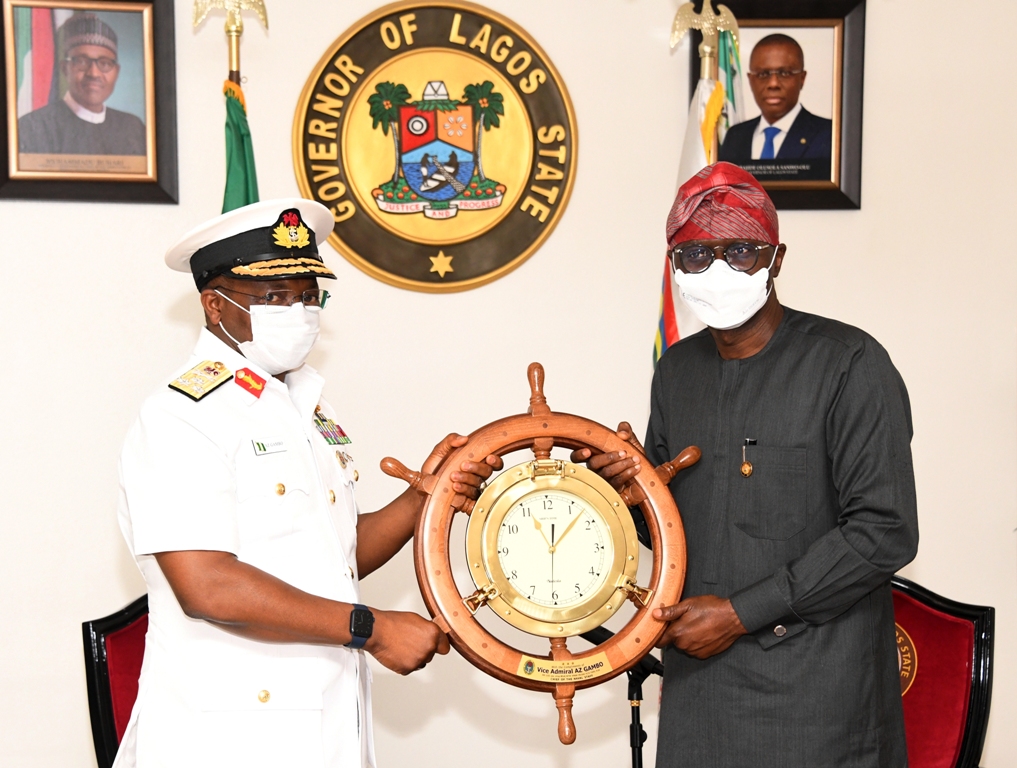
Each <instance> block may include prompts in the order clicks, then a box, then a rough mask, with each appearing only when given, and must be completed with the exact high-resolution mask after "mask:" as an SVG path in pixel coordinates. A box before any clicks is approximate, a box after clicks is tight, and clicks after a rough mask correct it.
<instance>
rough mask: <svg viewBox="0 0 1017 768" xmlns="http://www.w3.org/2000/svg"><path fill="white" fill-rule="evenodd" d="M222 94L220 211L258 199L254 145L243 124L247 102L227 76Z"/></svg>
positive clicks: (226, 210)
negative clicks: (223, 186)
mask: <svg viewBox="0 0 1017 768" xmlns="http://www.w3.org/2000/svg"><path fill="white" fill-rule="evenodd" d="M223 93H225V94H226V191H225V193H224V194H223V198H222V212H223V213H227V212H228V211H232V210H235V209H237V208H242V207H243V206H245V205H250V204H251V203H256V202H258V199H259V198H258V173H257V171H255V169H254V145H253V143H252V142H251V128H250V126H249V125H248V124H247V104H246V103H245V102H244V92H243V91H242V90H241V89H240V86H239V85H237V84H236V83H234V82H232V81H231V80H227V81H226V84H225V86H223Z"/></svg>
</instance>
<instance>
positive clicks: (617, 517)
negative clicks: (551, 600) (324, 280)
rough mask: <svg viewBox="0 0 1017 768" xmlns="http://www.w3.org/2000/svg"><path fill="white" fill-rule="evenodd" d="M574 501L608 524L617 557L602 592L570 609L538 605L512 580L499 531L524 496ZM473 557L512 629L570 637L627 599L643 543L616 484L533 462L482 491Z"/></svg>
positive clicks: (473, 567)
mask: <svg viewBox="0 0 1017 768" xmlns="http://www.w3.org/2000/svg"><path fill="white" fill-rule="evenodd" d="M552 491H554V492H559V493H567V494H569V495H572V496H575V497H577V498H579V499H580V500H582V501H583V502H584V503H586V504H587V505H588V506H589V507H591V508H592V509H593V510H595V511H596V512H597V513H598V514H599V515H600V516H601V517H602V518H603V520H604V523H605V524H606V526H607V528H608V534H609V537H610V539H611V541H612V544H613V546H614V558H613V560H612V561H611V563H610V565H605V567H607V568H608V569H609V570H608V573H607V577H606V578H605V579H604V582H603V584H602V585H601V586H600V588H599V589H598V590H597V591H596V592H595V593H593V594H592V595H590V596H589V597H587V598H586V599H584V600H583V601H582V602H580V603H578V604H575V605H571V606H569V607H567V608H553V607H548V606H542V605H538V604H536V603H533V602H531V601H530V600H528V599H527V598H526V597H525V596H524V595H523V594H522V592H520V591H519V590H517V589H516V587H515V586H514V585H513V584H512V583H511V581H509V579H508V577H507V575H506V574H505V572H504V570H503V569H502V567H501V562H500V560H499V558H498V532H499V530H500V527H501V524H502V522H503V521H504V519H505V517H506V516H507V515H508V513H509V512H510V511H511V510H512V508H513V507H514V506H515V504H516V503H517V502H518V501H519V500H520V499H522V498H524V497H525V496H528V495H530V494H533V493H540V492H552ZM466 556H467V558H468V559H469V565H470V575H471V576H472V577H473V581H474V583H475V584H476V585H477V588H478V589H479V590H481V591H482V592H484V593H485V594H486V595H487V604H488V605H489V606H490V608H491V609H492V610H493V611H494V612H495V613H496V614H498V616H499V617H500V618H501V619H502V620H504V621H505V622H507V623H508V624H510V625H512V626H514V627H516V628H517V629H521V630H523V631H524V632H528V633H529V634H532V635H538V636H540V637H571V636H573V635H579V634H582V633H583V632H586V631H588V630H590V629H593V628H595V627H599V626H600V625H602V624H603V623H604V622H606V621H607V620H608V619H610V618H611V616H613V615H614V614H615V613H616V612H617V610H618V608H619V607H620V606H621V605H622V604H623V603H624V602H625V599H626V597H627V595H628V593H627V592H626V590H625V587H626V586H627V585H629V584H634V583H635V580H636V572H637V570H638V568H639V539H638V538H637V536H636V526H635V523H634V522H633V521H632V515H631V513H630V512H629V509H628V507H627V506H626V505H625V503H624V502H623V501H622V498H621V496H619V495H618V492H617V491H615V489H614V488H612V487H611V485H610V484H609V483H608V482H607V481H606V480H604V479H603V478H601V477H600V476H599V475H598V474H596V473H595V472H592V471H590V470H589V469H587V468H586V467H582V466H579V465H577V464H572V463H571V462H566V461H560V460H545V461H529V462H525V463H523V464H519V465H517V466H514V467H510V468H509V469H507V470H505V471H504V472H502V474H500V475H499V476H498V477H497V478H496V479H495V480H494V481H493V482H492V483H491V484H490V485H489V486H488V487H487V488H486V489H485V490H484V492H483V493H482V494H481V496H480V498H479V499H478V500H477V503H476V506H475V508H474V510H473V512H472V513H471V515H470V520H469V523H468V525H467V529H466Z"/></svg>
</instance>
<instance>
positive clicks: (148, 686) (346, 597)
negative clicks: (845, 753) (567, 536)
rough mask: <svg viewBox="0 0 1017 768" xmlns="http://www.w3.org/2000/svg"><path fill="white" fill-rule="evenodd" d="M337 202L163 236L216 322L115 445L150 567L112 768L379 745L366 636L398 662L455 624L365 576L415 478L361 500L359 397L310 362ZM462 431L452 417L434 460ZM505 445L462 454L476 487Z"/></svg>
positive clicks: (353, 754)
mask: <svg viewBox="0 0 1017 768" xmlns="http://www.w3.org/2000/svg"><path fill="white" fill-rule="evenodd" d="M331 231H332V214H331V213H330V212H329V211H328V210H327V209H326V208H325V207H324V206H322V205H320V204H318V203H315V202H311V201H308V200H303V199H290V200H275V201H266V202H263V203H257V204H254V205H250V206H247V207H245V208H241V209H238V210H236V211H232V212H230V213H227V214H224V215H222V216H219V217H218V218H216V219H213V220H212V221H210V222H208V223H206V224H204V225H202V226H200V227H198V228H197V229H195V230H193V231H192V232H191V233H189V234H188V235H186V236H185V237H184V238H183V239H182V240H181V241H180V242H179V243H177V245H175V246H174V247H173V248H171V249H170V251H169V252H168V253H167V254H166V262H167V264H168V265H169V266H170V267H172V268H173V269H176V270H179V271H188V272H191V273H192V274H193V276H194V280H195V283H196V285H197V288H198V291H199V296H200V301H201V306H202V309H203V310H204V313H205V322H206V327H205V328H204V329H202V330H201V332H200V337H199V339H198V342H197V345H196V346H195V348H194V352H193V354H192V355H191V358H190V359H189V360H188V361H187V362H186V363H184V364H183V365H182V366H181V367H180V368H179V369H178V370H177V371H176V372H175V373H173V374H172V375H171V376H170V377H169V379H168V380H167V382H166V383H165V384H163V385H162V386H161V387H160V388H159V390H158V391H156V392H155V394H153V395H152V396H151V397H149V398H148V400H146V401H145V403H144V405H143V406H142V408H141V414H140V416H139V418H138V420H137V422H136V423H135V424H134V426H133V427H132V428H131V430H130V432H129V434H128V436H127V439H126V442H125V444H124V448H123V453H122V455H121V461H120V484H121V494H120V506H119V518H120V525H121V529H122V531H123V534H124V537H125V539H126V541H127V545H128V547H129V548H130V550H131V553H132V555H133V556H134V557H135V559H136V561H137V563H138V566H139V568H140V569H141V572H142V574H143V576H144V578H145V581H146V582H147V584H148V590H149V611H150V613H149V629H148V634H147V637H146V646H145V659H144V664H143V667H142V672H141V680H140V685H139V692H138V699H137V703H136V704H135V707H134V711H133V713H132V716H131V720H130V724H129V725H128V729H127V733H126V734H125V735H124V738H123V741H122V743H121V747H120V752H119V754H118V755H117V762H116V767H117V768H128V767H129V766H139V768H156V767H163V766H165V767H166V768H171V767H172V768H179V767H181V766H187V768H201V767H203V766H208V768H213V767H214V768H222V767H223V766H259V765H266V766H287V768H302V767H304V766H307V767H308V768H310V767H311V766H313V767H314V768H319V767H321V768H326V767H327V768H352V767H353V766H370V765H374V757H373V748H372V740H371V712H370V672H369V669H368V666H367V664H366V660H365V652H366V653H370V654H371V655H373V656H374V657H375V659H376V660H377V661H378V662H380V663H381V664H383V665H384V666H386V667H388V668H389V669H392V670H394V671H396V672H399V673H402V674H408V673H410V672H412V671H413V670H416V669H420V668H422V667H423V666H424V665H425V664H427V663H428V661H430V660H431V658H432V656H433V655H434V654H435V653H447V652H448V649H449V646H448V640H447V638H446V637H445V635H444V634H442V633H441V632H440V631H439V630H438V629H437V627H436V626H435V625H434V624H433V623H431V622H429V621H426V620H425V619H423V618H422V617H420V616H418V615H416V614H413V613H402V612H397V611H387V610H381V609H378V608H376V607H367V606H364V605H362V604H361V602H360V597H359V586H358V581H359V579H360V578H363V577H365V576H367V575H368V574H369V573H371V572H372V571H374V570H375V569H377V568H378V567H380V566H381V565H383V564H384V563H385V562H386V561H388V560H389V559H390V558H391V557H392V556H393V555H394V554H395V553H396V552H398V551H399V549H400V548H401V547H402V546H403V545H404V544H405V543H406V541H407V540H408V539H409V538H410V537H411V536H412V534H413V529H414V526H415V523H416V520H417V517H418V515H419V513H420V510H421V507H422V501H423V497H422V496H421V495H420V494H418V493H417V492H416V491H413V490H408V491H406V492H404V493H403V494H402V495H401V496H399V497H397V498H396V499H395V500H394V501H392V502H391V503H390V504H389V505H388V506H386V507H384V508H383V509H381V510H379V511H377V512H374V513H372V514H358V513H359V509H358V507H357V502H356V494H355V488H356V481H357V479H358V473H357V470H356V468H355V463H354V460H353V454H354V453H355V447H354V444H353V442H352V440H351V438H350V437H349V436H348V435H347V433H346V432H345V430H344V429H343V428H342V424H343V423H344V422H345V419H346V417H347V415H348V413H349V406H348V404H345V403H343V404H341V406H340V407H338V408H333V407H332V406H330V405H329V404H328V403H327V402H326V401H325V400H324V399H323V398H322V389H323V386H324V380H323V379H322V377H321V376H320V375H319V374H318V373H317V372H316V371H315V370H314V369H313V368H311V367H310V366H308V365H307V364H305V362H304V360H305V359H306V357H307V355H308V353H309V352H310V350H311V347H312V346H313V344H314V342H315V340H316V339H317V337H318V323H319V318H320V314H321V312H322V311H323V310H324V309H325V308H326V306H327V303H328V292H327V291H326V290H324V289H322V288H319V287H318V282H317V281H318V279H320V278H329V279H332V278H334V277H335V275H334V274H333V273H332V271H331V270H330V269H329V268H328V267H327V266H326V265H325V264H324V262H323V261H322V258H321V256H320V255H319V254H318V247H317V246H318V245H319V244H320V243H321V242H323V241H324V240H325V239H326V238H327V237H328V235H329V233H330V232H331ZM463 442H465V438H463V437H460V436H457V435H449V436H448V437H447V438H446V439H445V440H443V441H442V442H441V443H440V444H439V445H438V446H437V447H436V448H435V449H434V451H433V452H432V453H431V455H430V456H429V457H428V458H427V460H426V461H425V462H424V465H423V471H425V472H432V471H434V470H435V469H436V468H437V466H438V464H439V463H440V462H441V460H442V458H443V457H444V456H445V455H447V454H448V453H449V452H450V451H451V450H452V449H453V448H454V447H457V446H459V445H461V444H462V443H463ZM500 466H501V461H500V459H498V458H497V457H489V458H488V459H487V460H485V461H484V462H481V463H475V462H464V463H463V464H462V466H461V467H460V470H461V471H460V472H459V473H458V475H454V476H453V480H454V481H456V484H455V485H454V489H455V490H456V491H457V492H460V493H462V494H464V495H466V496H469V497H472V498H475V497H476V496H477V494H478V487H479V486H480V484H481V483H482V482H483V481H484V480H485V479H486V478H487V477H489V476H490V474H491V472H492V470H493V469H496V468H500Z"/></svg>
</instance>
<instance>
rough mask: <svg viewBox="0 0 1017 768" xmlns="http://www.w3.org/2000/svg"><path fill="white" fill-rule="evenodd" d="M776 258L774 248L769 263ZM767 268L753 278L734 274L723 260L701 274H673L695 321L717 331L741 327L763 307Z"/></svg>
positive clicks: (767, 277)
mask: <svg viewBox="0 0 1017 768" xmlns="http://www.w3.org/2000/svg"><path fill="white" fill-rule="evenodd" d="M775 258H777V250H776V248H775V249H774V251H773V259H775ZM773 259H770V266H769V267H766V268H765V269H761V270H759V271H758V272H756V274H754V275H750V274H748V273H747V272H738V271H736V270H734V269H731V266H730V265H729V264H728V263H727V262H726V261H725V260H724V259H714V262H713V263H712V264H711V265H710V266H709V268H707V269H706V270H704V271H702V272H697V273H695V274H687V273H685V272H682V271H681V270H680V269H679V270H677V271H676V272H675V273H674V281H675V282H676V283H677V284H678V288H679V289H680V290H679V292H680V293H681V297H682V300H683V301H684V302H685V304H686V305H687V306H688V308H689V309H691V310H692V312H693V314H695V316H696V317H698V318H699V320H700V321H701V322H703V323H705V324H706V325H708V326H710V327H711V328H716V329H717V330H718V331H726V330H729V329H731V328H737V327H738V326H740V325H744V324H745V322H746V321H747V320H748V319H749V318H750V317H752V316H753V315H754V314H756V312H758V311H759V308H760V307H762V306H763V304H765V303H766V299H767V297H768V296H769V295H770V291H769V290H768V289H767V287H766V283H767V281H768V279H769V277H770V267H772V266H773Z"/></svg>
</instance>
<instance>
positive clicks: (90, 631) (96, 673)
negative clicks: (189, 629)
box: [81, 594, 148, 768]
mask: <svg viewBox="0 0 1017 768" xmlns="http://www.w3.org/2000/svg"><path fill="white" fill-rule="evenodd" d="M146 613H148V595H147V594H146V595H142V596H141V597H139V598H138V599H137V600H135V601H134V602H133V603H131V604H130V605H128V606H127V607H126V608H123V609H122V610H119V611H117V612H116V613H111V614H110V615H109V616H105V617H103V618H101V619H95V620H94V621H86V622H84V623H82V625H81V633H82V637H83V640H84V646H85V685H86V687H87V689H88V712H89V715H90V716H91V719H92V741H93V742H94V743H95V759H96V761H97V763H98V765H99V768H111V766H112V765H113V761H114V760H115V759H116V756H117V749H118V748H119V746H120V743H119V741H118V740H117V729H116V724H115V722H114V720H113V697H112V695H111V693H110V680H109V665H108V664H107V661H106V636H107V635H109V634H112V633H113V632H116V631H117V630H120V629H123V628H124V627H127V626H130V625H131V624H133V623H134V622H135V621H137V620H138V619H140V618H141V617H142V616H144V615H145V614H146Z"/></svg>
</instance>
